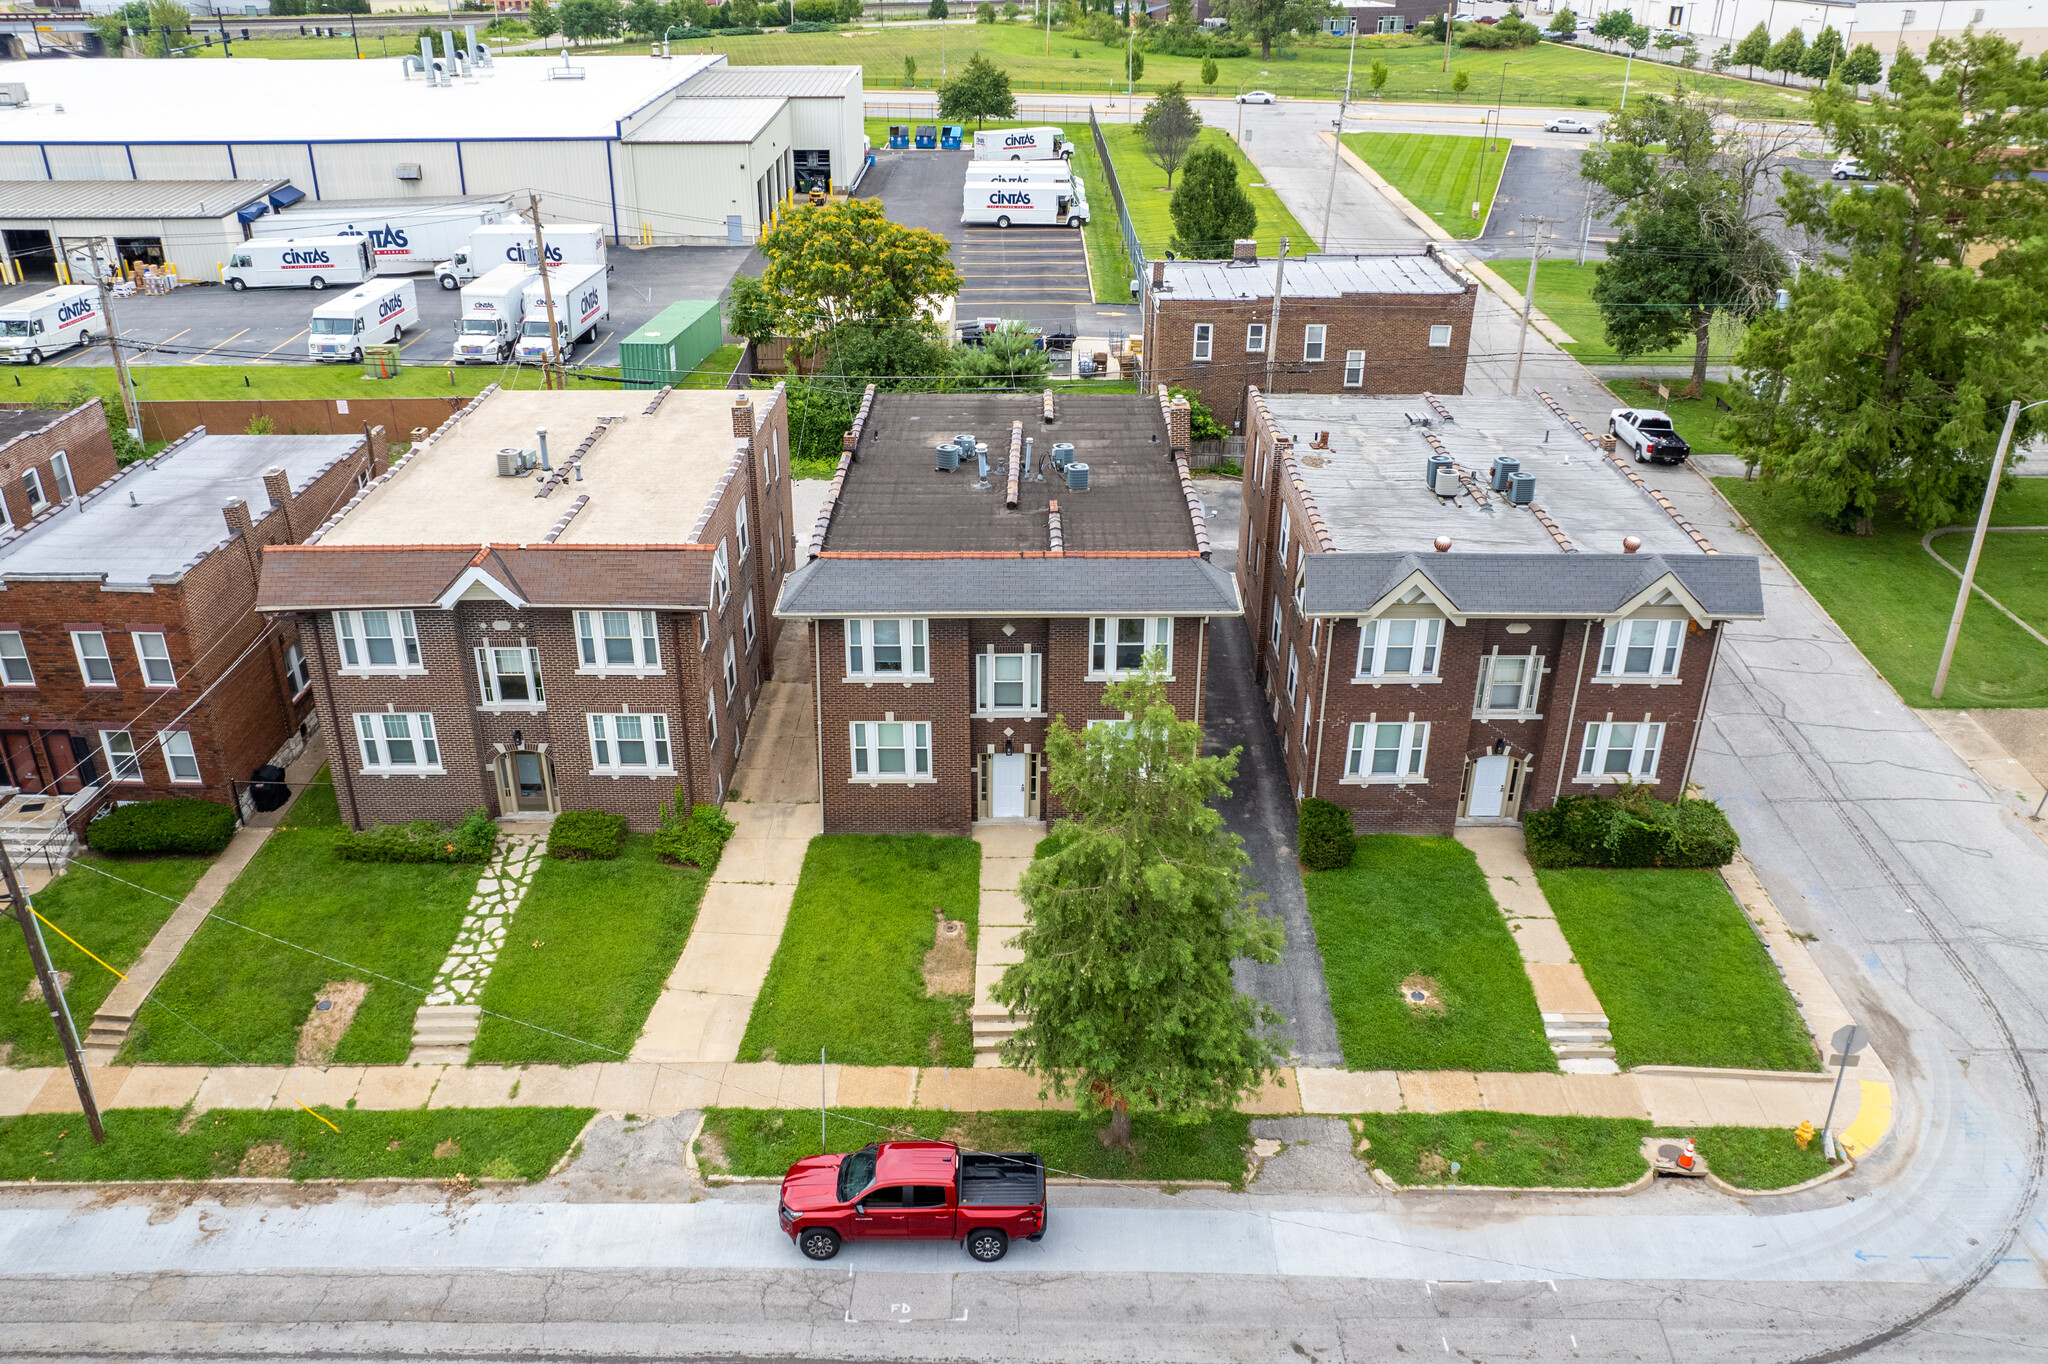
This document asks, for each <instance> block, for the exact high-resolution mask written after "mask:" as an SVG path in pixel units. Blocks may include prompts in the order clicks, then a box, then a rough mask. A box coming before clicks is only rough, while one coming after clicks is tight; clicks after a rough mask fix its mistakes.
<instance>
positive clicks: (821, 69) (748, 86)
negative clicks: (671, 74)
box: [676, 66, 861, 99]
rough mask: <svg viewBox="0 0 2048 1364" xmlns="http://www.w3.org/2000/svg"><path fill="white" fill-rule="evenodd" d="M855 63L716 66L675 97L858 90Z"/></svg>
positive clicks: (822, 94) (806, 95) (805, 95)
mask: <svg viewBox="0 0 2048 1364" xmlns="http://www.w3.org/2000/svg"><path fill="white" fill-rule="evenodd" d="M860 82H861V69H860V68H859V67H858V66H715V67H713V68H712V69H711V70H709V71H706V72H704V73H703V74H702V75H700V76H695V77H692V78H691V80H690V83H689V84H688V85H685V86H684V87H683V88H682V89H680V90H678V91H676V97H677V98H678V99H704V98H714V99H715V98H719V97H728V98H729V97H732V96H736V95H738V96H750V95H776V96H782V97H786V98H789V99H823V98H829V97H831V96H833V95H844V94H846V93H848V91H847V87H848V86H852V87H853V89H852V93H854V94H856V95H857V94H859V93H860Z"/></svg>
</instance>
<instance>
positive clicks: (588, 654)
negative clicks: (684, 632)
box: [576, 611, 661, 673]
mask: <svg viewBox="0 0 2048 1364" xmlns="http://www.w3.org/2000/svg"><path fill="white" fill-rule="evenodd" d="M576 644H577V648H578V649H579V650H580V652H579V654H578V655H577V656H578V658H579V659H580V660H581V662H580V664H579V666H578V667H577V669H576V671H578V672H584V673H592V672H594V673H613V672H619V673H654V672H660V671H661V645H660V643H659V642H658V641H657V639H656V637H655V633H654V613H653V612H652V611H578V612H577V613H576Z"/></svg>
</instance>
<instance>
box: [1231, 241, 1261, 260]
mask: <svg viewBox="0 0 2048 1364" xmlns="http://www.w3.org/2000/svg"><path fill="white" fill-rule="evenodd" d="M1230 258H1231V259H1232V260H1234V261H1255V260H1257V259H1258V258H1259V243H1258V240H1257V238H1254V237H1239V238H1238V239H1237V240H1236V241H1234V242H1232V243H1231V244H1230Z"/></svg>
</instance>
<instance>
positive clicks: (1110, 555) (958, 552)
mask: <svg viewBox="0 0 2048 1364" xmlns="http://www.w3.org/2000/svg"><path fill="white" fill-rule="evenodd" d="M817 557H818V558H820V559H1054V558H1061V559H1199V558H1201V557H1202V555H1201V551H1199V550H1193V549H1093V550H1074V549H1070V550H1068V551H1066V552H1065V553H1064V554H1052V553H1050V552H1048V551H1046V550H1042V549H954V550H939V551H934V552H921V551H918V550H914V549H903V550H897V549H889V550H882V549H875V550H844V549H828V550H826V551H824V552H823V553H821V554H819V555H818V556H817Z"/></svg>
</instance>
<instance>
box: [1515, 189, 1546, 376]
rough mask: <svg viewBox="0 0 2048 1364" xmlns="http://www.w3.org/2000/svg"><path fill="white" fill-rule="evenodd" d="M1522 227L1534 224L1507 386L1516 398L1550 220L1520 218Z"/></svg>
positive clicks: (1526, 350)
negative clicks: (1511, 374) (1512, 376)
mask: <svg viewBox="0 0 2048 1364" xmlns="http://www.w3.org/2000/svg"><path fill="white" fill-rule="evenodd" d="M1521 221H1522V225H1523V226H1525V227H1526V226H1528V225H1529V224H1530V223H1534V224H1536V229H1535V231H1534V232H1532V233H1531V234H1530V237H1529V287H1528V288H1527V289H1525V290H1524V291H1523V293H1522V330H1521V333H1520V334H1519V335H1518V336H1517V337H1516V338H1515V381H1514V383H1512V384H1510V385H1509V386H1508V396H1509V397H1514V398H1518V397H1520V396H1521V394H1522V357H1523V356H1524V355H1525V354H1527V353H1528V349H1529V314H1530V313H1532V312H1534V311H1535V310H1536V262H1537V261H1539V260H1541V259H1543V229H1544V228H1545V227H1548V226H1549V225H1550V219H1548V218H1543V217H1528V216H1524V217H1523V218H1522V220H1521Z"/></svg>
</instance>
